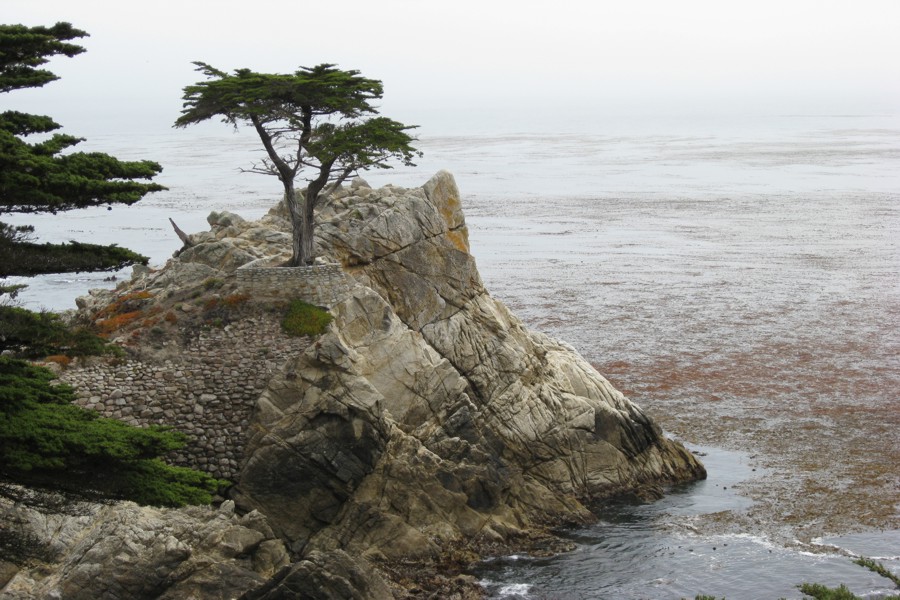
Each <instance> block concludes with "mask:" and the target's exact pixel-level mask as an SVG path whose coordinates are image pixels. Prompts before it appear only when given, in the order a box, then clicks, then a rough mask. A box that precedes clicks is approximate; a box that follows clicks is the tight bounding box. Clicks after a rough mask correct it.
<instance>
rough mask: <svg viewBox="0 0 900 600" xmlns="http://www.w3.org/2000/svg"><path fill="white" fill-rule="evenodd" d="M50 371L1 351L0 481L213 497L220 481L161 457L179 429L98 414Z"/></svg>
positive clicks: (166, 502)
mask: <svg viewBox="0 0 900 600" xmlns="http://www.w3.org/2000/svg"><path fill="white" fill-rule="evenodd" d="M52 378H53V374H52V373H51V372H50V371H48V370H46V369H43V368H41V367H35V366H32V365H30V364H28V363H26V362H24V361H21V360H18V359H11V358H7V357H0V481H4V482H13V483H19V484H24V485H29V486H36V487H43V488H46V489H51V490H61V491H65V492H71V493H75V494H77V495H79V496H81V497H85V498H90V499H103V498H115V499H129V500H134V501H136V502H139V503H141V504H150V505H155V506H182V505H184V504H206V503H208V502H210V500H211V495H212V494H213V493H214V492H215V491H216V490H217V489H218V487H219V485H221V484H222V483H223V482H220V481H218V480H216V479H214V478H213V477H210V476H209V475H207V474H205V473H201V472H199V471H194V470H192V469H186V468H183V467H173V466H171V465H168V464H166V463H164V462H163V461H162V460H160V458H159V457H160V456H162V455H164V454H165V453H167V452H170V451H172V450H175V449H177V448H180V447H181V446H182V444H183V441H184V440H183V438H182V436H181V435H180V434H178V433H176V432H173V431H170V430H167V429H165V428H161V427H147V428H139V427H132V426H130V425H126V424H125V423H122V422H120V421H116V420H114V419H105V418H101V417H99V416H98V415H97V413H95V412H93V411H89V410H85V409H82V408H80V407H78V406H75V405H74V404H72V403H71V402H72V400H73V399H74V395H73V392H72V389H71V388H69V387H68V386H64V385H53V384H52V381H51V380H52Z"/></svg>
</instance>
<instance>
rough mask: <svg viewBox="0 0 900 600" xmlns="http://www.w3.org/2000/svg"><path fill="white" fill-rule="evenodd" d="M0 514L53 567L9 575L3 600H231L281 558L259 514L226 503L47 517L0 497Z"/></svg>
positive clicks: (71, 511)
mask: <svg viewBox="0 0 900 600" xmlns="http://www.w3.org/2000/svg"><path fill="white" fill-rule="evenodd" d="M0 513H2V515H3V522H4V523H5V524H11V523H15V524H17V525H18V530H17V535H18V536H19V537H20V538H21V539H22V540H25V543H24V544H22V545H24V546H31V547H32V548H39V551H40V553H41V554H42V558H43V559H44V560H45V561H47V562H49V563H51V564H53V570H52V571H51V572H50V573H49V574H48V573H47V572H46V571H43V570H32V571H29V570H23V571H21V572H19V573H18V574H16V575H14V576H13V577H12V578H11V579H10V580H9V581H8V582H6V585H5V587H3V588H2V592H3V593H2V597H3V598H9V599H11V600H12V599H23V600H24V599H26V598H28V599H30V598H65V599H66V600H79V599H84V600H95V599H97V598H170V599H173V600H174V599H176V598H234V597H237V596H239V595H240V594H241V593H243V592H244V591H249V590H253V589H257V588H259V587H260V586H261V585H263V584H264V583H265V582H266V581H267V580H268V579H270V578H271V577H272V576H273V575H275V574H276V573H277V572H279V571H280V570H281V569H282V568H283V567H286V566H287V565H288V564H289V562H290V557H289V554H288V552H287V551H286V548H285V546H284V543H283V542H282V541H281V540H279V539H277V538H276V537H275V536H274V534H273V533H272V530H271V529H270V528H269V527H268V525H267V523H266V520H265V518H264V517H263V516H262V515H260V514H259V513H249V514H245V515H243V516H238V515H236V514H235V513H234V503H232V502H226V503H224V504H223V505H222V506H221V507H220V508H219V509H218V510H216V509H212V508H206V507H202V508H201V507H194V508H185V509H180V510H173V509H156V508H150V507H141V506H137V505H135V504H133V503H128V502H125V503H118V504H115V505H111V506H102V505H96V504H87V503H78V504H76V505H69V506H68V509H67V510H66V511H65V512H62V513H59V512H51V513H48V512H46V511H38V510H36V509H34V508H28V506H27V505H24V504H13V503H10V502H9V501H8V500H6V499H3V498H2V497H0ZM23 550H27V547H26V548H23ZM23 553H24V554H27V552H23ZM3 558H4V559H7V560H12V559H15V558H16V557H13V556H10V555H6V556H4V557H3ZM18 558H23V556H22V555H20V556H19V557H18ZM8 564H10V563H8Z"/></svg>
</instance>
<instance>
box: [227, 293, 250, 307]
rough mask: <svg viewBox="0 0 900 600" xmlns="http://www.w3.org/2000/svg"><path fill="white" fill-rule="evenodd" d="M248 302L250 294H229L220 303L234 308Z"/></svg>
mask: <svg viewBox="0 0 900 600" xmlns="http://www.w3.org/2000/svg"><path fill="white" fill-rule="evenodd" d="M248 300H250V294H230V295H228V296H225V298H224V299H223V300H222V302H223V303H224V304H225V306H227V307H229V308H234V307H236V306H240V305H241V304H244V303H246V302H247V301H248Z"/></svg>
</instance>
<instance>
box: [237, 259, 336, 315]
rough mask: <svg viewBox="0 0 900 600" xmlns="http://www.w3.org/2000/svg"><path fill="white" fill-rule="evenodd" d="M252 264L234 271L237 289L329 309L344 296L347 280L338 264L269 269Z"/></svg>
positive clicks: (255, 262) (255, 263)
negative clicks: (295, 299)
mask: <svg viewBox="0 0 900 600" xmlns="http://www.w3.org/2000/svg"><path fill="white" fill-rule="evenodd" d="M258 263H259V261H254V262H253V263H249V264H247V265H244V266H242V267H239V268H238V269H237V270H236V271H235V279H236V280H237V283H238V285H239V286H241V287H243V288H246V289H251V290H253V292H254V293H255V294H269V295H277V296H287V297H291V298H298V299H300V300H303V301H304V302H308V303H310V304H314V305H316V306H324V307H326V308H330V307H332V306H334V305H335V304H336V303H337V302H338V301H339V300H340V299H342V298H344V297H345V296H346V295H347V292H348V290H349V289H350V280H349V277H348V275H347V274H346V273H344V271H343V269H342V268H341V265H339V264H324V265H312V266H309V267H269V266H260V265H259V264H258Z"/></svg>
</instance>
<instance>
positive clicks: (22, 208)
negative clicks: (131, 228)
mask: <svg viewBox="0 0 900 600" xmlns="http://www.w3.org/2000/svg"><path fill="white" fill-rule="evenodd" d="M86 35H87V33H85V32H84V31H81V30H79V29H75V28H74V27H72V25H71V24H69V23H57V24H56V25H54V26H52V27H26V26H24V25H0V93H3V94H6V93H9V92H12V91H15V90H21V89H25V88H34V87H42V86H44V85H46V84H47V83H50V82H51V81H55V80H56V79H58V77H57V76H56V75H54V74H53V73H51V72H50V71H47V70H45V69H42V68H40V67H41V66H42V65H44V64H46V63H47V61H48V60H49V58H51V57H53V56H69V57H72V56H76V55H78V54H81V53H82V52H84V48H83V47H81V46H79V45H77V44H73V43H70V40H72V39H75V38H81V37H85V36H86ZM59 128H60V125H59V124H58V123H56V122H55V121H53V119H51V118H50V117H47V116H41V115H32V114H28V113H23V112H18V111H12V110H10V111H5V112H3V113H0V217H2V215H3V213H4V212H16V213H42V212H43V213H53V214H55V213H57V212H60V211H68V210H73V209H76V208H87V207H91V206H99V205H104V204H106V205H111V204H127V205H130V204H133V203H135V202H137V201H138V200H140V199H141V198H143V197H144V196H145V195H146V194H148V193H150V192H156V191H160V190H164V189H165V188H164V187H163V186H161V185H158V184H156V183H146V182H144V181H139V180H150V179H152V178H153V177H155V176H156V175H158V174H159V172H160V171H162V167H161V166H160V165H159V164H158V163H155V162H151V161H146V160H142V161H120V160H118V159H117V158H115V157H113V156H110V155H108V154H104V153H100V152H89V153H86V152H71V151H69V150H70V149H71V148H72V147H73V146H75V145H77V144H78V143H80V142H82V141H84V138H78V137H74V136H71V135H67V134H61V133H53V132H54V131H56V130H57V129H59ZM35 135H36V136H38V137H39V138H41V139H42V141H37V142H35V143H28V142H27V141H25V140H26V138H27V137H29V136H35ZM136 180H138V181H136ZM32 231H33V227H30V226H17V227H14V226H11V225H7V224H5V223H2V222H0V277H6V276H9V275H24V276H30V275H37V274H41V273H63V272H68V271H99V270H112V269H118V268H121V267H123V266H126V265H129V264H133V263H135V262H141V263H146V262H147V259H146V257H143V256H140V255H139V254H135V253H134V252H131V251H129V250H126V249H124V248H119V247H117V246H114V245H113V246H99V245H95V244H79V243H74V242H73V243H71V244H35V243H32V242H29V241H28V239H27V238H28V235H29V234H30V233H31V232H32Z"/></svg>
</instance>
